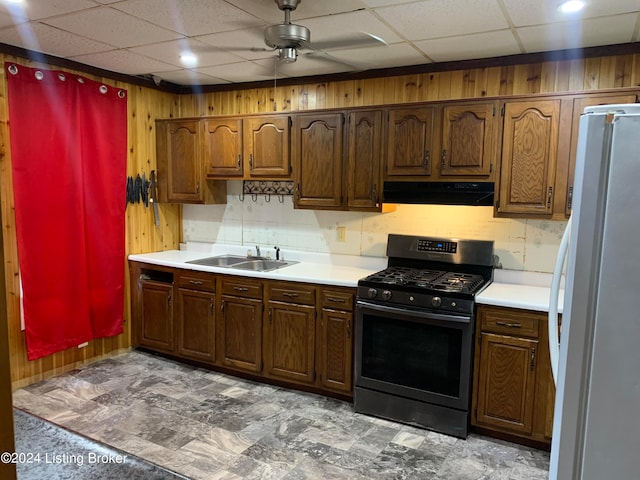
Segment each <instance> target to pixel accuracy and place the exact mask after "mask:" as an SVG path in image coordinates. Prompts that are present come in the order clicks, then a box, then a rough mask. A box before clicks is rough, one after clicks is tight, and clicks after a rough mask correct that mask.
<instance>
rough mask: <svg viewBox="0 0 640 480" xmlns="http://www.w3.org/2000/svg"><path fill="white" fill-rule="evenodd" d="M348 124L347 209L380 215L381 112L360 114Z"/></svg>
mask: <svg viewBox="0 0 640 480" xmlns="http://www.w3.org/2000/svg"><path fill="white" fill-rule="evenodd" d="M348 120H349V121H348V123H349V131H348V156H347V192H346V199H347V200H346V202H347V203H346V208H347V209H348V210H360V211H380V205H381V201H382V200H381V196H382V188H381V174H382V171H381V163H380V162H381V158H382V111H381V110H358V111H355V112H351V113H349V118H348Z"/></svg>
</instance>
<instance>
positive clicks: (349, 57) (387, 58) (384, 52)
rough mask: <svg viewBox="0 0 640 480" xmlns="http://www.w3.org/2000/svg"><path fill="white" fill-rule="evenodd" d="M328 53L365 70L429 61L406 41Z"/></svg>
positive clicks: (419, 63)
mask: <svg viewBox="0 0 640 480" xmlns="http://www.w3.org/2000/svg"><path fill="white" fill-rule="evenodd" d="M330 55H331V56H332V57H335V58H337V59H339V60H342V61H345V62H347V63H348V62H349V61H352V62H354V64H355V65H356V66H361V67H363V68H362V69H367V70H369V69H373V68H390V67H400V66H405V65H421V64H423V63H429V60H428V59H427V58H425V56H424V55H422V54H421V53H420V52H419V51H417V50H416V49H415V48H413V47H412V46H411V45H408V44H406V43H394V44H393V45H389V46H384V47H371V48H358V49H352V50H337V51H332V52H331V53H330Z"/></svg>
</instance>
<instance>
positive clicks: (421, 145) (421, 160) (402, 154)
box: [385, 105, 436, 177]
mask: <svg viewBox="0 0 640 480" xmlns="http://www.w3.org/2000/svg"><path fill="white" fill-rule="evenodd" d="M435 112H436V109H435V107H433V106H424V105H421V106H416V107H405V108H391V109H389V110H388V111H387V129H386V132H387V133H386V141H387V151H386V152H387V153H386V160H385V161H386V164H385V177H394V176H403V175H408V176H421V177H428V176H429V175H431V162H432V158H431V157H432V155H433V152H434V147H435V145H434V139H435V138H434V135H435V131H434V126H435Z"/></svg>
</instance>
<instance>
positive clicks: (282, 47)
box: [252, 0, 387, 63]
mask: <svg viewBox="0 0 640 480" xmlns="http://www.w3.org/2000/svg"><path fill="white" fill-rule="evenodd" d="M300 1H301V0H274V2H275V3H276V4H277V5H278V8H279V9H280V10H282V11H283V12H284V22H283V23H279V24H276V25H269V26H268V27H266V28H265V29H264V43H265V44H266V45H267V46H268V47H270V48H269V49H266V48H262V49H260V48H253V49H252V50H254V51H257V50H274V51H275V50H277V51H278V59H279V60H281V61H282V62H284V63H293V62H295V61H296V60H297V58H298V50H302V49H308V50H312V52H311V53H315V52H318V53H324V52H325V51H326V50H335V49H346V48H362V47H372V46H376V45H387V43H386V42H385V41H384V40H382V39H381V38H380V37H377V36H376V35H372V34H370V33H365V32H361V33H359V34H355V35H353V36H351V37H348V38H342V39H336V40H330V41H325V42H317V43H312V42H311V31H310V30H309V29H308V28H307V27H305V26H303V25H296V24H294V23H291V12H292V11H293V10H295V9H296V8H297V7H298V5H299V4H300ZM317 58H320V59H325V60H330V61H335V62H338V63H344V62H342V61H340V60H338V59H334V58H331V57H326V56H322V55H318V57H317Z"/></svg>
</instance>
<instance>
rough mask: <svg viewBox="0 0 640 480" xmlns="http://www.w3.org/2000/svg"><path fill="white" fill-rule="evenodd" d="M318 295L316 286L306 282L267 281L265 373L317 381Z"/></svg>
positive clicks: (269, 375)
mask: <svg viewBox="0 0 640 480" xmlns="http://www.w3.org/2000/svg"><path fill="white" fill-rule="evenodd" d="M315 294H316V290H315V288H314V287H311V286H308V285H304V284H296V283H292V282H286V283H285V282H268V283H267V298H268V300H267V310H268V313H267V316H268V321H267V322H266V323H265V328H264V357H265V365H264V373H265V375H266V376H268V377H272V378H280V379H283V380H289V381H294V382H297V383H305V384H313V383H314V382H315V379H316V374H315V345H316V335H315V320H316V306H315Z"/></svg>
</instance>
